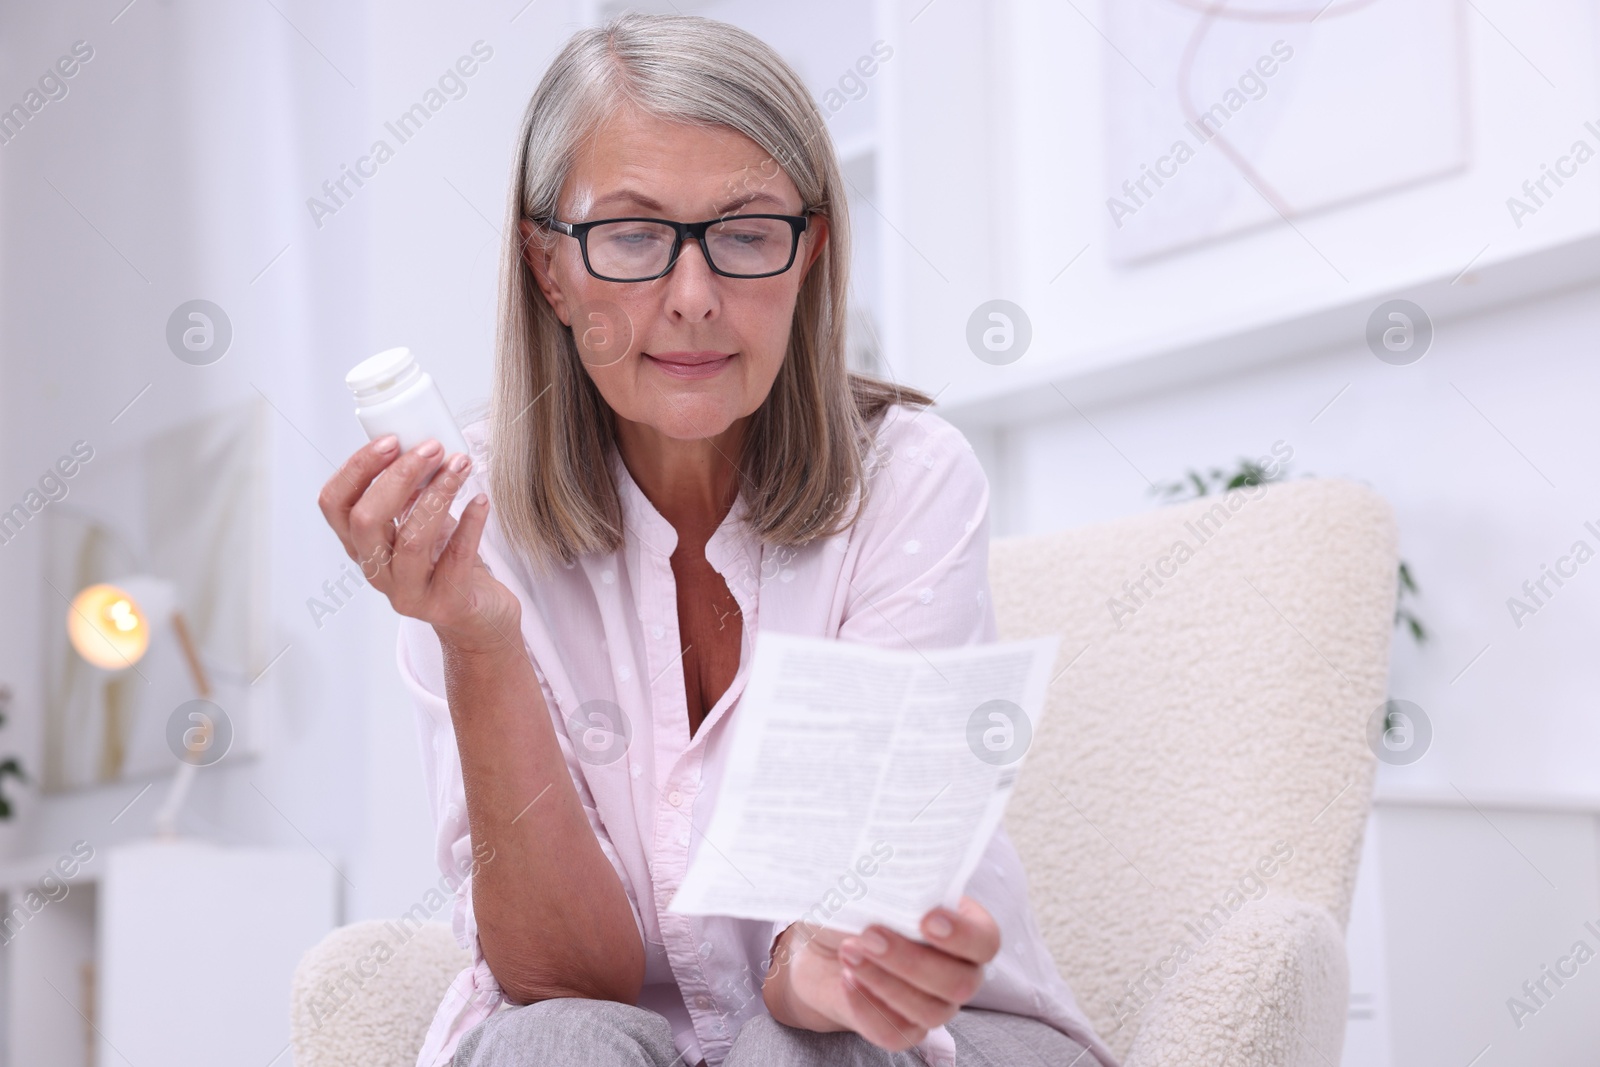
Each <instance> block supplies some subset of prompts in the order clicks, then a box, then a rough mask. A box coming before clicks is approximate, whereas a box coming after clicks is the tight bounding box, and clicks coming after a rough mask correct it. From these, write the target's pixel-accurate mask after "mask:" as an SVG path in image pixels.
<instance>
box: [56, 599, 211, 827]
mask: <svg viewBox="0 0 1600 1067" xmlns="http://www.w3.org/2000/svg"><path fill="white" fill-rule="evenodd" d="M168 623H170V624H171V625H172V629H173V630H174V632H176V634H177V635H178V647H179V648H180V649H181V650H182V651H183V658H184V661H185V662H186V663H187V664H188V667H189V675H190V677H191V678H193V680H194V687H195V690H196V692H197V693H198V694H199V696H200V698H201V699H209V698H210V696H211V682H210V679H209V678H207V677H206V671H205V666H204V665H203V664H202V663H201V662H200V654H199V651H198V650H197V649H196V648H195V644H194V637H193V635H191V634H190V632H189V626H188V623H187V622H185V621H184V617H183V612H181V611H179V610H178V607H177V595H176V590H175V589H174V587H173V585H172V583H171V582H169V581H165V580H163V579H160V578H154V577H150V576H148V575H134V576H131V577H127V578H120V579H117V580H116V581H113V582H102V583H99V584H97V585H91V586H89V587H87V588H86V589H84V590H83V591H82V592H80V593H79V594H78V595H77V596H75V597H73V598H72V607H71V608H70V609H69V610H68V611H67V637H68V639H69V640H70V641H71V642H72V647H73V648H74V649H76V650H77V652H78V655H80V656H82V657H83V658H84V659H85V660H87V661H88V662H89V663H91V664H93V665H94V666H96V667H99V668H101V669H103V670H108V671H120V670H126V669H128V668H130V667H132V666H133V665H134V664H136V663H138V662H139V660H140V659H141V658H143V656H144V654H145V652H147V651H148V650H149V648H150V640H151V637H152V635H153V634H154V632H155V631H156V629H157V628H159V627H161V626H164V625H166V624H168ZM212 740H213V727H212V724H211V723H210V721H209V720H208V721H205V722H203V723H202V724H201V725H200V726H199V727H197V728H196V729H193V730H189V731H186V732H185V733H184V746H185V748H186V749H187V750H188V753H189V756H190V757H191V758H181V757H180V761H179V764H178V773H177V774H176V775H174V776H173V779H172V787H171V788H170V789H169V790H168V791H167V799H166V800H165V801H164V802H163V803H162V805H161V808H160V810H159V811H157V812H156V832H157V835H158V836H160V837H167V838H171V837H176V836H177V818H178V809H179V808H180V807H182V805H183V801H184V797H186V796H187V795H188V793H189V786H190V785H191V784H192V783H193V781H194V776H195V774H196V768H197V761H198V758H199V756H200V755H201V754H202V753H204V752H205V751H206V749H208V748H209V747H210V746H211V742H212Z"/></svg>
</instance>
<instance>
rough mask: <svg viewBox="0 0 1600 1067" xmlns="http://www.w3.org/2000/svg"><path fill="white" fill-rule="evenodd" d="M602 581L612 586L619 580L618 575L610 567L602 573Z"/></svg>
mask: <svg viewBox="0 0 1600 1067" xmlns="http://www.w3.org/2000/svg"><path fill="white" fill-rule="evenodd" d="M600 580H601V581H602V582H605V583H606V584H607V585H610V584H611V583H612V582H615V581H616V580H617V574H616V572H615V571H613V570H611V569H610V568H609V567H608V568H606V569H605V570H603V571H601V572H600Z"/></svg>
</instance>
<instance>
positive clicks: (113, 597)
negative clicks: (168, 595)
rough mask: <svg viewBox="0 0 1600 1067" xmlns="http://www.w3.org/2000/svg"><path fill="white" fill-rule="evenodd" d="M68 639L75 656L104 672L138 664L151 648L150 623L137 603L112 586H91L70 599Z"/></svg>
mask: <svg viewBox="0 0 1600 1067" xmlns="http://www.w3.org/2000/svg"><path fill="white" fill-rule="evenodd" d="M67 637H68V638H69V639H70V640H71V641H72V647H73V648H75V649H77V650H78V655H80V656H82V657H83V658H84V659H86V660H88V661H89V662H90V663H92V664H94V665H95V666H96V667H102V668H104V669H106V670H112V671H114V670H119V669H121V668H123V667H131V666H132V665H133V664H135V663H137V662H138V661H139V659H140V657H142V656H143V655H144V653H145V650H146V649H147V648H149V647H150V624H149V622H148V621H147V620H146V618H145V616H144V613H143V612H141V611H140V610H139V605H138V603H137V602H136V601H135V600H134V599H133V597H132V596H130V595H129V594H128V593H126V592H124V591H123V590H122V589H120V588H118V587H117V586H114V585H109V584H101V585H91V586H89V588H87V589H85V590H84V591H83V592H81V593H79V594H78V595H77V596H76V597H74V598H73V599H72V607H71V608H70V609H69V610H68V611H67Z"/></svg>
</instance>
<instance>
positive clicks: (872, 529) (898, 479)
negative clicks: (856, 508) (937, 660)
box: [839, 407, 996, 649]
mask: <svg viewBox="0 0 1600 1067" xmlns="http://www.w3.org/2000/svg"><path fill="white" fill-rule="evenodd" d="M867 477H868V481H867V486H868V493H867V505H866V508H865V509H864V510H863V514H862V517H861V520H860V524H861V529H860V532H859V534H858V539H859V542H860V548H859V551H858V553H857V555H856V557H855V561H854V565H853V566H847V570H846V577H847V580H848V582H849V588H848V590H847V603H846V606H845V610H844V616H843V619H842V622H841V623H840V627H839V639H840V640H841V641H855V642H858V643H861V644H869V645H877V646H880V647H884V648H900V649H921V648H953V647H956V646H960V645H970V644H979V643H982V642H986V641H992V640H994V639H995V636H996V630H995V623H994V609H993V607H992V606H991V605H990V603H989V480H988V478H987V476H985V474H984V473H983V467H982V465H981V464H980V463H979V462H978V457H977V456H976V455H975V454H974V453H973V451H972V446H971V445H970V444H968V443H967V439H966V438H965V437H963V436H962V435H961V433H960V431H958V430H957V429H956V428H955V427H953V426H951V425H950V424H949V423H947V422H945V421H944V420H943V419H941V418H939V416H937V415H935V414H933V412H931V411H928V410H926V409H917V410H912V411H908V410H907V409H905V408H901V407H895V408H892V409H890V413H889V415H888V416H886V424H885V425H884V427H883V428H882V429H881V430H880V431H879V445H878V449H877V457H876V462H875V464H874V465H873V466H872V467H871V468H869V471H868V475H867Z"/></svg>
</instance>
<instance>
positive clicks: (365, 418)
mask: <svg viewBox="0 0 1600 1067" xmlns="http://www.w3.org/2000/svg"><path fill="white" fill-rule="evenodd" d="M344 384H345V385H347V386H349V387H350V391H351V392H352V393H354V394H355V398H356V418H358V419H360V420H361V426H362V428H363V429H365V430H366V431H367V439H368V440H373V441H375V440H377V439H378V438H380V437H382V436H383V435H384V434H390V433H392V434H394V435H395V436H396V437H398V438H399V439H400V447H401V449H402V450H404V449H411V448H415V447H416V446H417V445H420V444H421V443H422V442H424V441H426V440H427V439H428V438H430V437H431V438H433V439H434V440H436V441H438V442H439V443H440V444H442V445H444V450H445V454H446V455H452V454H454V453H456V452H464V453H466V454H468V455H470V454H471V450H470V449H468V448H467V439H466V438H465V437H463V436H462V434H461V428H460V427H458V426H457V425H456V420H455V418H454V417H453V416H452V415H451V414H450V407H449V405H447V404H446V403H445V402H444V394H443V393H441V392H439V387H438V385H436V384H434V380H433V375H431V374H429V373H428V372H427V371H425V370H423V369H422V367H421V366H419V365H418V363H417V358H416V357H415V356H413V355H412V354H411V349H409V348H389V349H385V350H384V351H382V352H379V353H378V354H377V355H375V356H373V357H371V358H370V359H364V360H362V361H361V362H360V363H358V364H356V365H355V367H354V368H352V369H351V371H350V373H349V374H346V375H345V376H344Z"/></svg>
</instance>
